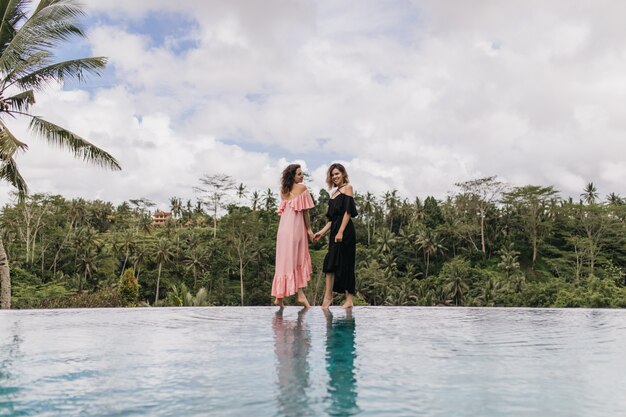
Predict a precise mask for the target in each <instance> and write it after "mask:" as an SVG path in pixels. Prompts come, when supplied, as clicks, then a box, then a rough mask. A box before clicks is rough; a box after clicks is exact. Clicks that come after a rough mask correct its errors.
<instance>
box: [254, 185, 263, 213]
mask: <svg viewBox="0 0 626 417" xmlns="http://www.w3.org/2000/svg"><path fill="white" fill-rule="evenodd" d="M259 201H261V194H259V192H258V191H256V190H255V191H254V192H253V193H252V211H256V209H257V207H258V206H259Z"/></svg>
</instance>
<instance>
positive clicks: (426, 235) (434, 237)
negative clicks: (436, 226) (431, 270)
mask: <svg viewBox="0 0 626 417" xmlns="http://www.w3.org/2000/svg"><path fill="white" fill-rule="evenodd" d="M417 244H418V246H419V248H420V249H421V250H422V253H423V254H424V262H426V270H425V271H424V277H425V278H428V267H429V265H430V257H431V256H433V255H436V254H437V253H439V252H443V251H444V250H447V249H446V248H445V247H444V246H443V245H442V244H441V241H440V240H439V235H438V234H437V233H434V232H432V231H431V230H430V229H423V230H422V231H421V232H420V233H419V234H418V235H417Z"/></svg>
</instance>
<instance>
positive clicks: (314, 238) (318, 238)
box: [313, 230, 324, 242]
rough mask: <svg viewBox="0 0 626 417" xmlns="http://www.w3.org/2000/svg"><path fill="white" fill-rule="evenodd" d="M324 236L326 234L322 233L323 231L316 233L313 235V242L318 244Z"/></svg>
mask: <svg viewBox="0 0 626 417" xmlns="http://www.w3.org/2000/svg"><path fill="white" fill-rule="evenodd" d="M322 236H324V233H322V231H321V230H320V231H319V232H317V233H315V234H314V235H313V242H317V241H318V240H320V238H321V237H322Z"/></svg>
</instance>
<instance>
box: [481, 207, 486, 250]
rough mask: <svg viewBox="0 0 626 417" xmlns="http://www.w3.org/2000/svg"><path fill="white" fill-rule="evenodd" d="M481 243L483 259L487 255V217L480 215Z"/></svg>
mask: <svg viewBox="0 0 626 417" xmlns="http://www.w3.org/2000/svg"><path fill="white" fill-rule="evenodd" d="M480 243H481V247H482V250H483V259H485V256H486V255H487V251H486V250H485V215H484V214H483V213H482V210H481V213H480Z"/></svg>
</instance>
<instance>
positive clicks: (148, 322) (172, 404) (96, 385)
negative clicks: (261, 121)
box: [0, 307, 626, 417]
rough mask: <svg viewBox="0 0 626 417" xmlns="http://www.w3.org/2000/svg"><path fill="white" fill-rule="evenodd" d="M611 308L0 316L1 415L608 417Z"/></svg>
mask: <svg viewBox="0 0 626 417" xmlns="http://www.w3.org/2000/svg"><path fill="white" fill-rule="evenodd" d="M625 345H626V312H624V311H621V310H584V309H579V310H578V309H577V310H564V309H563V310H561V309H499V308H492V309H483V308H419V307H416V308H409V307H402V308H395V307H384V308H383V307H355V308H354V309H353V311H352V312H351V313H349V312H345V311H343V310H342V309H340V308H338V307H333V308H332V309H331V312H330V313H326V314H325V313H324V312H323V311H322V310H321V309H319V308H313V309H310V310H308V311H300V310H299V309H298V308H295V307H287V308H286V309H285V310H284V312H283V313H282V314H277V312H276V309H275V308H269V307H267V308H266V307H240V308H235V307H233V308H145V309H89V310H84V309H83V310H81V309H76V310H39V311H2V312H0V416H22V415H23V416H59V415H62V416H72V415H80V416H107V415H110V416H114V415H128V416H132V415H136V416H179V415H185V416H203V415H208V414H213V415H223V416H229V415H232V416H239V415H255V416H280V415H311V416H318V415H363V416H374V415H381V416H385V415H394V416H398V415H406V416H414V415H428V416H449V415H457V414H458V413H459V410H464V411H463V415H469V416H483V417H484V416H487V417H488V416H502V415H507V416H550V417H554V416H568V417H570V416H581V417H582V416H584V417H590V416H606V415H621V414H623V410H624V409H626V397H624V396H623V392H622V390H623V388H622V387H623V386H624V385H625V383H626V359H624V357H623V354H622V348H623V346H625Z"/></svg>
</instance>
